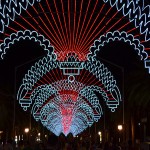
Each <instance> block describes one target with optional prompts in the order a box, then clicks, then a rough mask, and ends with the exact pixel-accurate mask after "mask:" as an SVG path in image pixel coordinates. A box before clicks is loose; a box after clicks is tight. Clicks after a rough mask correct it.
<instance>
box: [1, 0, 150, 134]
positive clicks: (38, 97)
mask: <svg viewBox="0 0 150 150" xmlns="http://www.w3.org/2000/svg"><path fill="white" fill-rule="evenodd" d="M78 10H80V11H78ZM149 11H150V6H149V5H145V4H144V0H141V1H139V0H128V1H119V0H103V1H98V0H95V1H94V2H92V1H91V0H89V1H88V2H87V1H85V0H81V1H76V0H75V1H73V2H71V1H63V0H60V2H59V3H58V1H56V0H51V1H48V0H23V1H16V0H10V1H8V0H5V1H3V2H2V3H1V4H0V34H1V35H2V36H0V55H1V59H4V56H5V54H6V53H7V51H8V50H9V48H10V47H11V45H13V44H16V41H20V40H33V41H34V42H37V43H38V44H39V45H40V46H41V47H43V50H44V51H45V52H46V56H45V57H43V58H42V59H40V60H39V61H38V62H36V63H35V64H34V65H33V66H31V68H30V69H29V70H28V72H27V74H25V75H24V78H23V80H22V84H21V85H20V87H19V90H18V93H17V99H18V101H19V103H20V105H21V107H23V109H24V110H25V111H27V110H29V111H31V114H32V115H33V117H34V119H35V120H36V121H40V122H41V123H42V124H43V126H45V127H46V128H47V129H48V130H50V131H51V132H53V133H54V134H56V135H57V136H59V135H60V134H61V133H63V134H64V135H66V136H67V135H68V134H69V133H72V134H73V135H74V136H75V135H77V134H79V133H81V132H83V131H84V130H85V129H86V128H87V127H89V126H92V124H93V123H94V122H98V120H99V119H100V118H101V116H102V115H103V110H102V107H101V104H102V101H104V102H105V104H106V105H107V107H108V108H109V109H110V110H111V111H112V112H114V111H115V110H116V108H117V107H118V105H119V103H120V101H121V93H120V90H119V88H118V86H117V83H116V80H115V79H114V77H113V75H112V73H111V72H110V71H109V70H108V68H107V67H105V66H104V64H103V63H101V62H100V60H98V59H97V57H96V56H97V53H100V51H101V48H102V47H104V46H105V45H106V44H107V43H109V42H114V41H122V42H126V43H127V44H129V45H130V46H131V47H133V49H134V50H135V51H136V52H137V55H139V57H140V59H141V60H143V61H144V62H145V67H146V68H150V65H149V64H150V63H149V62H150V60H149V56H150V53H149V51H148V50H149V49H150V47H149V45H150V44H149V41H150V36H149V35H150V32H149V31H150V30H149V27H150V26H149V23H150V22H149ZM104 14H105V15H104ZM23 15H25V16H27V17H23ZM88 16H89V17H88ZM115 17H118V18H119V19H117V20H116V19H115ZM37 18H38V19H37ZM124 18H125V19H124ZM93 43H94V44H93ZM149 70H150V69H149ZM98 94H100V95H101V96H102V99H100V98H99V96H98Z"/></svg>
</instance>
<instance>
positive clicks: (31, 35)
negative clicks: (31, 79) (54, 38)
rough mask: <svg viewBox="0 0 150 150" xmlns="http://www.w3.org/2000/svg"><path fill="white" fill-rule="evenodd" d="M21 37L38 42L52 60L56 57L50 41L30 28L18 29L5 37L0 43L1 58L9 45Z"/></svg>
mask: <svg viewBox="0 0 150 150" xmlns="http://www.w3.org/2000/svg"><path fill="white" fill-rule="evenodd" d="M22 39H23V40H33V41H34V42H37V43H39V44H40V46H41V47H42V48H43V50H45V51H46V53H47V55H49V56H51V58H52V59H53V60H56V59H57V56H56V54H55V53H54V47H53V46H52V45H51V44H50V41H49V40H48V39H46V38H45V37H44V36H43V35H40V34H39V33H38V32H36V31H30V30H25V31H18V32H17V33H12V34H11V35H10V37H7V38H5V39H4V42H3V43H1V44H0V55H1V59H3V58H4V55H5V54H6V52H7V50H8V49H9V48H10V46H11V45H13V44H15V43H16V42H17V41H20V40H22Z"/></svg>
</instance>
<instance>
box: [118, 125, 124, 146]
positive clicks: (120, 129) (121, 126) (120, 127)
mask: <svg viewBox="0 0 150 150" xmlns="http://www.w3.org/2000/svg"><path fill="white" fill-rule="evenodd" d="M118 130H119V132H121V131H122V130H123V125H118ZM121 135H122V133H121ZM120 141H121V138H120V137H119V143H120Z"/></svg>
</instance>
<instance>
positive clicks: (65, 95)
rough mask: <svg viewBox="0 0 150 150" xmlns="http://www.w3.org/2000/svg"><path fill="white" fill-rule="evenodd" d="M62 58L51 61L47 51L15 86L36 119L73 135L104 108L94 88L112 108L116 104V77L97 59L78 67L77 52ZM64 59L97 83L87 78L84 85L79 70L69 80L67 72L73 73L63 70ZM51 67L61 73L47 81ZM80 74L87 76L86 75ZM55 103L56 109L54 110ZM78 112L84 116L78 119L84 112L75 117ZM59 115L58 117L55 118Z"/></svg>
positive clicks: (54, 128)
mask: <svg viewBox="0 0 150 150" xmlns="http://www.w3.org/2000/svg"><path fill="white" fill-rule="evenodd" d="M65 60H66V61H65V62H59V61H51V59H50V56H48V55H47V56H46V57H44V58H42V59H40V60H39V61H38V62H37V63H35V65H34V66H32V67H31V69H30V70H28V73H27V74H25V77H24V78H23V83H22V85H21V86H20V88H19V90H18V94H17V99H18V100H19V103H20V104H21V106H22V107H23V109H24V110H27V109H28V108H31V113H32V115H33V117H34V118H35V120H37V121H38V120H40V121H41V123H42V124H43V125H44V126H45V127H46V128H47V129H49V130H50V131H52V132H53V133H55V134H56V135H59V134H60V133H61V132H62V133H64V134H65V135H66V136H67V135H68V134H69V133H72V134H73V135H76V134H78V133H80V132H82V131H83V130H85V129H86V128H87V127H88V126H91V125H92V124H93V123H94V121H96V122H97V121H98V120H99V119H100V117H101V115H102V114H103V112H102V108H101V105H100V101H99V99H98V98H97V96H96V94H95V93H94V92H95V91H96V92H98V93H100V94H101V95H102V97H103V100H104V101H105V103H106V105H107V106H108V108H110V109H111V111H112V112H114V111H115V109H116V108H117V106H118V105H119V103H120V101H121V96H120V91H119V89H118V87H117V85H116V80H114V78H113V76H112V75H111V72H110V71H108V69H107V68H106V67H105V66H104V65H103V64H102V63H101V62H100V61H86V62H82V68H81V67H80V64H78V63H79V61H78V57H76V56H74V55H72V54H71V55H70V56H67V57H66V59H65ZM63 63H66V64H67V66H68V67H69V66H72V68H70V69H72V70H74V69H77V68H78V69H80V70H81V71H82V72H83V71H85V72H89V74H91V75H93V76H92V78H96V80H97V81H96V82H98V83H96V84H94V83H93V84H92V82H89V83H86V85H85V82H82V81H84V80H79V79H78V78H77V76H80V75H81V74H82V73H81V72H79V73H78V74H77V75H76V76H75V77H74V81H72V82H70V81H69V78H68V79H67V76H69V75H70V74H72V73H70V74H65V73H63V69H64V68H63V69H62V64H63ZM66 64H65V65H66ZM74 67H76V68H74ZM66 69H67V68H66ZM68 69H69V68H68ZM53 70H55V72H60V73H61V74H60V73H58V75H59V76H60V75H61V76H62V80H58V79H57V77H55V78H56V80H55V81H54V80H49V81H48V75H49V76H50V74H51V72H53ZM58 70H59V71H58ZM72 75H74V74H72ZM91 75H90V76H91ZM45 77H47V79H45ZM82 78H86V76H83V77H82ZM42 80H43V81H42ZM44 80H45V81H44ZM78 81H80V82H78ZM99 81H100V83H99ZM94 82H95V81H94ZM88 84H89V85H88ZM108 95H109V96H108ZM54 106H55V108H57V109H55V110H54ZM78 112H80V114H82V115H83V116H85V115H86V118H85V119H84V120H81V118H82V117H83V116H80V117H79V115H77V116H78V118H76V117H77V116H76V113H78ZM58 116H61V117H59V118H58ZM85 121H87V122H85ZM60 123H61V126H60ZM57 128H58V129H57Z"/></svg>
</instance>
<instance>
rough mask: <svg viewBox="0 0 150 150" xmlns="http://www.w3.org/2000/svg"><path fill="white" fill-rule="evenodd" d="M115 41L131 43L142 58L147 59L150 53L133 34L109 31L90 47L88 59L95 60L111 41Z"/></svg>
mask: <svg viewBox="0 0 150 150" xmlns="http://www.w3.org/2000/svg"><path fill="white" fill-rule="evenodd" d="M113 41H123V42H125V43H127V44H129V45H131V46H132V47H133V48H134V50H135V51H136V52H137V54H138V55H139V56H140V58H141V60H146V59H147V58H148V54H147V53H146V52H145V48H144V46H143V45H142V44H141V43H140V40H139V39H135V38H134V36H133V35H132V34H127V33H126V32H124V31H123V32H119V31H114V32H108V33H106V35H101V36H100V38H99V39H98V40H95V41H94V45H93V46H91V47H90V53H89V54H88V56H87V58H88V60H94V59H95V57H96V55H97V53H98V52H99V51H100V50H101V48H102V47H103V46H105V45H106V44H107V43H109V42H113Z"/></svg>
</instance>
